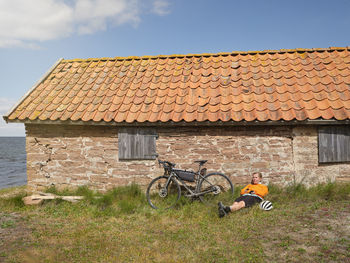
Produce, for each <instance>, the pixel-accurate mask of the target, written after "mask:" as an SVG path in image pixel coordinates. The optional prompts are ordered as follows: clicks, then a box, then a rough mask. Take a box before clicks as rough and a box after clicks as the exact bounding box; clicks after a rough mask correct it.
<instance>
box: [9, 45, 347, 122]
mask: <svg viewBox="0 0 350 263" xmlns="http://www.w3.org/2000/svg"><path fill="white" fill-rule="evenodd" d="M349 87H350V48H349V47H347V48H329V49H293V50H277V51H271V50H268V51H250V52H232V53H218V54H189V55H170V56H149V57H147V56H145V57H123V58H121V57H116V58H98V59H73V60H61V61H60V62H59V63H58V64H57V65H56V66H55V67H54V68H53V70H52V71H51V72H49V73H48V75H47V76H46V77H45V78H44V79H43V80H42V81H41V82H40V83H39V84H38V85H36V86H35V87H34V88H33V89H32V90H31V91H30V92H29V93H28V95H27V96H25V97H24V99H22V100H21V101H20V103H19V104H18V105H17V106H16V107H15V108H14V109H13V110H12V111H11V112H10V113H9V114H8V115H7V116H5V119H6V120H8V121H23V122H26V121H28V120H31V121H33V120H41V121H44V120H49V121H56V120H60V121H66V120H70V121H83V122H87V121H94V122H101V121H105V122H111V123H112V122H115V123H123V122H127V123H132V122H138V123H143V122H151V123H153V122H169V121H173V122H179V121H185V122H204V121H210V122H215V121H222V122H228V121H234V122H239V121H247V122H251V121H259V122H264V121H268V120H271V121H279V120H284V121H291V120H298V121H303V120H315V119H326V120H328V119H335V120H346V119H350V91H349Z"/></svg>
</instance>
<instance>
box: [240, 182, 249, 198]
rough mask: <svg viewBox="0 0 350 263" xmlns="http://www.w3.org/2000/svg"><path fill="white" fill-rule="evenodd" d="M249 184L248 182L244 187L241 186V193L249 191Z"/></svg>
mask: <svg viewBox="0 0 350 263" xmlns="http://www.w3.org/2000/svg"><path fill="white" fill-rule="evenodd" d="M249 186H250V184H248V185H247V186H246V187H244V188H242V190H241V195H243V194H246V193H248V192H249Z"/></svg>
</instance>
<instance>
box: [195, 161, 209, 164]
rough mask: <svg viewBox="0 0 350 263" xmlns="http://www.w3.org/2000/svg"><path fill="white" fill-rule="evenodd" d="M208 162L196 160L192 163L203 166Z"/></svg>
mask: <svg viewBox="0 0 350 263" xmlns="http://www.w3.org/2000/svg"><path fill="white" fill-rule="evenodd" d="M207 161H208V160H198V161H194V162H195V163H199V164H200V165H203V164H205V163H206V162H207Z"/></svg>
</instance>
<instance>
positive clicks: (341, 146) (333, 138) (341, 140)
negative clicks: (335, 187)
mask: <svg viewBox="0 0 350 263" xmlns="http://www.w3.org/2000/svg"><path fill="white" fill-rule="evenodd" d="M349 148H350V127H349V126H332V127H328V126H327V127H320V128H319V130H318V161H319V163H332V162H349V161H350V149H349Z"/></svg>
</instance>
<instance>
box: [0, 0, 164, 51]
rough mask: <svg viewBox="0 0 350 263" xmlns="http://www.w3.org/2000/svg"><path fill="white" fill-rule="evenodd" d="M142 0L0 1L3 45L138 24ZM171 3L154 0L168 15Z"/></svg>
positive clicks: (35, 42)
mask: <svg viewBox="0 0 350 263" xmlns="http://www.w3.org/2000/svg"><path fill="white" fill-rule="evenodd" d="M142 1H144V0H11V1H9V0H0V48H3V47H29V48H37V47H39V42H42V41H47V40H54V39H60V38H65V37H68V36H71V35H72V34H75V33H78V34H92V33H95V32H97V31H101V30H106V29H107V28H108V27H113V26H119V25H122V24H132V25H133V26H137V25H138V23H139V22H140V21H141V18H140V13H141V10H140V9H141V6H142V5H141V2H142ZM148 1H150V0H148ZM152 1H153V0H152ZM168 6H169V4H168V3H167V2H166V1H161V0H154V1H153V5H152V7H153V12H154V13H156V14H158V15H165V14H168V13H169V11H168Z"/></svg>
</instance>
